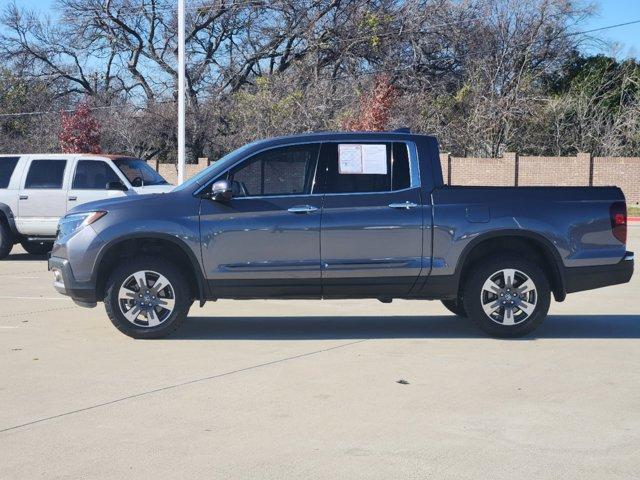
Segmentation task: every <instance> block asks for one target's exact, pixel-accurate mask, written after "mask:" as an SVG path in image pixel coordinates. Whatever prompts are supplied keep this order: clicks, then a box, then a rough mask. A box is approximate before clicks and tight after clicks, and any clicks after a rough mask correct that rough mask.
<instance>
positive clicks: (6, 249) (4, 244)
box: [0, 218, 13, 260]
mask: <svg viewBox="0 0 640 480" xmlns="http://www.w3.org/2000/svg"><path fill="white" fill-rule="evenodd" d="M12 248H13V235H12V234H11V230H10V229H9V225H7V223H6V222H5V221H4V219H3V218H0V260H2V259H4V258H7V257H8V256H9V253H10V252H11V249H12Z"/></svg>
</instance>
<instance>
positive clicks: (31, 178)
mask: <svg viewBox="0 0 640 480" xmlns="http://www.w3.org/2000/svg"><path fill="white" fill-rule="evenodd" d="M66 166H67V161H66V160H34V161H32V162H31V165H30V166H29V173H27V179H26V180H25V182H24V188H33V189H60V188H62V183H63V181H64V169H65V168H66Z"/></svg>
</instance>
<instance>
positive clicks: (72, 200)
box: [69, 195, 78, 202]
mask: <svg viewBox="0 0 640 480" xmlns="http://www.w3.org/2000/svg"><path fill="white" fill-rule="evenodd" d="M76 200H78V197H76V196H75V195H72V196H70V197H69V201H70V202H75V201H76Z"/></svg>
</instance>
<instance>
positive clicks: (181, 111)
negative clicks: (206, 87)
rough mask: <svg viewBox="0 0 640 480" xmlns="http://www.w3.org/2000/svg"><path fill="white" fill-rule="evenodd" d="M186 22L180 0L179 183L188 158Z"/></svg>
mask: <svg viewBox="0 0 640 480" xmlns="http://www.w3.org/2000/svg"><path fill="white" fill-rule="evenodd" d="M184 24H185V22H184V0H178V185H179V184H181V183H182V182H184V169H185V160H186V147H185V119H184V117H185V48H184V29H185V27H184Z"/></svg>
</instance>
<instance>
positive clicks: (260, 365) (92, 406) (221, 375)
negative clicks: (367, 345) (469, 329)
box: [0, 338, 369, 433]
mask: <svg viewBox="0 0 640 480" xmlns="http://www.w3.org/2000/svg"><path fill="white" fill-rule="evenodd" d="M367 340H369V339H368V338H362V339H360V340H356V341H355V342H349V343H342V344H340V345H334V346H333V347H327V348H323V349H321V350H314V351H312V352H307V353H301V354H298V355H292V356H290V357H285V358H280V359H278V360H272V361H270V362H264V363H259V364H257V365H251V366H248V367H243V368H238V369H236V370H230V371H228V372H223V373H218V374H216V375H211V376H208V377H202V378H196V379H193V380H187V381H186V382H180V383H174V384H173V385H167V386H164V387H160V388H155V389H153V390H148V391H146V392H141V393H135V394H133V395H127V396H126V397H120V398H116V399H114V400H109V401H108V402H103V403H97V404H95V405H90V406H88V407H84V408H78V409H77V410H71V411H69V412H64V413H59V414H58V415H51V416H49V417H44V418H39V419H37V420H32V421H31V422H26V423H21V424H20V425H14V426H11V427H7V428H3V429H0V433H4V432H8V431H10V430H16V429H18V428H23V427H28V426H30V425H35V424H36V423H42V422H46V421H49V420H54V419H56V418H61V417H67V416H69V415H74V414H76V413H81V412H86V411H87V410H95V409H97V408H101V407H106V406H108V405H113V404H114V403H120V402H124V401H125V400H131V399H134V398H139V397H143V396H146V395H151V394H153V393H158V392H164V391H166V390H172V389H176V388H180V387H184V386H187V385H192V384H194V383H200V382H206V381H208V380H215V379H217V378H221V377H228V376H230V375H234V374H236V373H242V372H246V371H249V370H255V369H257V368H262V367H268V366H269V365H275V364H277V363H284V362H288V361H290V360H296V359H298V358H304V357H310V356H312V355H318V354H320V353H325V352H329V351H331V350H337V349H339V348H345V347H349V346H352V345H357V344H358V343H363V342H366V341H367Z"/></svg>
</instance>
